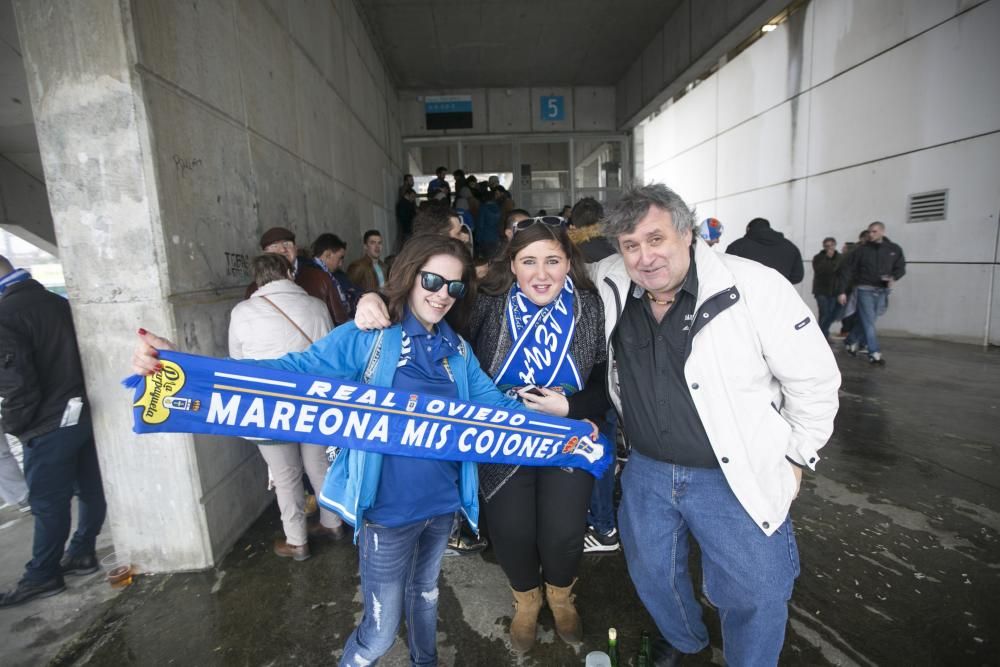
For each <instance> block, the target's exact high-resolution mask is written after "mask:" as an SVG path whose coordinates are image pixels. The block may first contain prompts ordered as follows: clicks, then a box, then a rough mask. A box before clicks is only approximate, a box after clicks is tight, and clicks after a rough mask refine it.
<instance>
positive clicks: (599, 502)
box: [587, 408, 618, 535]
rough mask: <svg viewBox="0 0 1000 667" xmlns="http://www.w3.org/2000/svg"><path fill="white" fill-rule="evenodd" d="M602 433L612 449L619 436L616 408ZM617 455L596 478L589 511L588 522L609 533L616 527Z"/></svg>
mask: <svg viewBox="0 0 1000 667" xmlns="http://www.w3.org/2000/svg"><path fill="white" fill-rule="evenodd" d="M601 433H602V434H603V435H604V436H605V437H607V439H608V441H609V442H611V447H612V451H615V450H614V447H615V438H617V437H618V413H617V412H616V411H615V409H614V408H611V409H609V410H608V414H607V416H606V417H605V422H604V424H603V425H602V427H601ZM616 463H617V455H613V456H612V458H611V465H610V466H608V469H607V470H606V471H605V473H604V476H603V477H601V478H600V479H595V480H594V490H593V491H591V493H590V510H589V511H588V512H587V523H588V524H590V525H591V526H593V527H594V529H595V530H596V531H597V532H599V533H602V534H604V535H607V534H608V533H610V532H611V531H612V530H613V529H614V527H615V465H616Z"/></svg>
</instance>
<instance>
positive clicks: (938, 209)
mask: <svg viewBox="0 0 1000 667" xmlns="http://www.w3.org/2000/svg"><path fill="white" fill-rule="evenodd" d="M907 210H908V213H907V218H906V221H907V222H930V221H931V220H945V219H946V218H947V217H948V191H947V190H935V191H933V192H921V193H919V194H914V195H910V201H909V206H907Z"/></svg>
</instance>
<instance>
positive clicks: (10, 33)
mask: <svg viewBox="0 0 1000 667" xmlns="http://www.w3.org/2000/svg"><path fill="white" fill-rule="evenodd" d="M0 156H2V157H3V158H6V159H7V160H9V161H10V162H13V163H14V164H16V165H17V166H18V167H20V168H21V169H23V170H24V171H26V172H28V173H29V174H31V175H32V176H34V177H35V178H37V179H38V180H39V181H41V180H43V176H42V160H41V157H39V154H38V140H37V139H36V138H35V120H34V117H33V116H32V114H31V102H30V101H29V100H28V80H27V78H26V77H25V74H24V63H23V62H22V60H21V47H20V43H19V41H18V39H17V25H16V24H15V22H14V9H13V7H12V6H11V3H10V1H9V0H0Z"/></svg>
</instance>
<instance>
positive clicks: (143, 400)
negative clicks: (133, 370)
mask: <svg viewBox="0 0 1000 667" xmlns="http://www.w3.org/2000/svg"><path fill="white" fill-rule="evenodd" d="M161 363H162V364H163V370H162V371H160V372H158V373H154V374H152V375H147V376H146V390H145V391H144V392H143V394H142V396H140V397H139V400H138V401H136V402H135V403H133V404H132V407H135V408H138V407H141V408H143V410H142V412H141V413H140V414H141V419H142V421H143V422H144V423H146V424H162V423H163V422H165V421H167V418H168V417H170V411H171V410H190V411H192V412H197V411H198V410H200V409H201V401H199V400H192V399H190V398H176V397H175V396H174V394H176V393H177V392H179V391H180V390H181V389H182V388H183V387H184V369H183V368H181V367H180V366H179V365H178V364H175V363H174V362H172V361H166V360H164V361H162V362H161Z"/></svg>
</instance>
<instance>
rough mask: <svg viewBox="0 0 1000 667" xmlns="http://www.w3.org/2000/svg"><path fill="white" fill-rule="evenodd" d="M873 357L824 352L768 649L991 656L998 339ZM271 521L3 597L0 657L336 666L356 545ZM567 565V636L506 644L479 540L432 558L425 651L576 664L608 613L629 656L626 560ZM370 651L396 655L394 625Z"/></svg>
mask: <svg viewBox="0 0 1000 667" xmlns="http://www.w3.org/2000/svg"><path fill="white" fill-rule="evenodd" d="M885 354H886V358H887V365H886V366H884V367H870V366H869V365H868V363H867V362H866V361H865V360H863V359H855V358H851V357H848V356H846V355H844V354H843V353H842V352H838V353H837V356H838V360H839V361H840V364H841V369H842V371H843V374H844V384H843V388H842V392H841V401H842V403H841V411H840V414H839V416H838V418H837V428H836V432H835V435H834V437H833V439H832V441H831V442H830V444H829V445H828V446H827V447H826V449H824V450H823V452H822V454H823V455H824V457H825V458H824V459H823V461H821V464H820V470H819V473H818V474H815V475H807V476H806V478H805V480H804V483H803V489H802V493H801V495H800V498H799V499H798V501H796V503H795V505H794V507H793V518H794V520H795V523H796V529H797V531H798V544H799V549H800V552H801V560H802V576H801V577H800V579H799V581H798V584H797V585H796V588H795V593H794V597H793V599H792V601H791V606H790V619H789V627H788V634H787V638H786V644H785V649H784V652H783V654H782V659H781V663H782V664H783V665H828V664H831V665H990V664H994V665H995V664H1000V659H998V656H1000V649H998V646H997V644H998V641H1000V473H998V463H997V455H998V453H1000V451H998V450H1000V435H998V433H1000V351H998V350H995V349H994V350H991V351H988V352H986V351H983V350H981V349H980V348H976V347H972V346H963V345H953V344H947V343H940V342H934V341H919V340H901V339H889V340H887V341H886V342H885ZM7 511H8V510H4V512H7ZM7 518H8V517H7V515H6V514H2V515H0V524H2V523H3V522H4V521H6V520H7ZM17 523H18V524H19V526H20V527H18V526H14V527H13V528H8V527H6V526H4V527H3V528H0V540H3V544H4V554H3V556H4V559H3V560H2V561H0V565H3V571H2V573H0V574H2V575H3V581H4V582H5V583H6V582H8V581H10V580H11V579H13V578H16V573H15V572H12V571H10V565H9V562H10V559H11V555H10V550H11V549H18V550H20V551H21V552H23V553H22V554H21V555H19V556H18V563H22V562H23V559H24V558H25V557H26V554H27V548H28V545H27V543H24V542H23V540H22V541H21V542H20V543H18V542H16V541H8V536H9V535H11V534H12V532H11V531H12V530H14V529H17V530H20V531H22V532H24V525H23V524H24V523H25V522H21V521H18V522H17ZM27 523H28V524H29V525H30V521H29V522H27ZM279 533H280V521H279V518H278V513H277V508H276V507H274V506H272V507H271V508H270V509H269V510H268V511H266V512H265V513H264V515H263V516H262V517H261V518H260V519H259V520H258V521H257V522H256V523H255V524H254V525H253V527H252V528H251V529H250V530H249V531H248V532H247V533H246V534H245V535H244V536H243V537H242V538H241V539H240V540H239V541H238V543H237V544H236V545H235V546H234V548H233V550H232V552H231V553H230V554H229V555H228V556H227V557H226V558H225V559H224V560H223V562H222V563H221V564H220V565H219V567H218V568H216V569H215V570H212V571H208V572H202V573H193V574H173V575H146V576H140V577H137V578H136V581H135V583H133V584H132V585H131V586H130V587H128V588H126V589H124V590H123V591H122V592H121V593H120V594H118V595H117V596H114V597H112V598H111V599H107V600H102V596H103V597H104V598H107V597H109V596H111V593H110V592H109V591H108V588H107V584H106V583H104V582H103V580H102V579H101V577H100V576H99V575H94V577H93V579H92V580H91V581H90V582H89V583H88V582H83V583H81V584H80V585H79V586H80V588H81V590H84V589H86V588H87V586H89V590H93V591H94V593H93V596H92V597H89V598H88V597H85V596H84V597H79V596H81V595H82V594H81V593H80V592H79V591H78V592H77V593H76V595H77V596H78V597H77V598H76V600H77V601H76V602H74V603H73V604H74V605H76V607H77V608H79V609H80V612H79V613H80V614H83V616H82V617H81V618H82V619H83V620H81V619H80V618H78V619H77V620H76V621H75V622H72V623H66V624H63V625H62V626H58V625H53V626H51V627H49V628H48V630H47V632H39V631H37V628H36V632H35V634H33V635H31V636H32V639H31V641H28V640H27V639H26V637H27V635H26V633H30V632H32V629H31V627H26V626H27V625H32V624H34V626H37V625H39V624H40V623H44V622H46V620H45V619H47V618H48V617H49V616H51V615H52V613H53V609H54V608H56V606H57V605H62V606H63V608H65V605H66V600H67V599H68V598H67V597H66V596H67V594H63V595H61V596H56V597H54V598H49V599H46V600H38V601H34V602H32V603H30V604H28V605H25V606H23V607H19V608H16V609H14V610H3V611H0V643H2V646H3V647H4V648H3V649H2V651H3V657H2V660H0V662H2V663H3V664H4V665H7V666H13V665H28V664H41V663H42V662H44V659H47V658H48V657H49V656H51V655H54V654H55V652H56V650H58V649H59V647H60V645H61V650H60V652H59V653H58V656H57V657H56V658H55V659H54V661H53V664H57V665H170V664H173V665H320V664H335V662H336V660H337V659H338V658H339V657H340V654H341V648H342V646H343V643H344V640H345V639H346V637H347V635H348V634H349V633H350V631H351V630H352V629H353V627H354V624H355V623H356V622H357V620H358V619H359V618H360V610H361V605H360V600H359V597H358V592H357V591H358V577H357V557H356V555H355V551H354V549H353V547H352V546H351V545H350V544H349V543H327V544H319V545H317V546H316V547H315V548H314V550H313V553H314V556H313V557H312V558H311V559H310V560H308V561H305V562H302V563H296V562H293V561H288V560H284V559H279V558H277V557H275V556H274V555H273V554H272V553H271V551H270V549H271V543H272V540H273V538H274V537H275V536H277V535H278V534H279ZM28 535H29V537H30V532H28ZM694 557H695V558H697V555H695V556H694ZM695 569H697V568H696V566H695ZM580 577H581V580H580V584H579V585H578V587H577V594H578V597H577V605H578V608H579V609H580V611H581V614H582V617H583V621H584V634H585V638H584V639H585V641H584V644H583V645H582V646H581V647H577V648H572V647H569V646H567V645H565V644H564V643H562V641H560V640H559V639H558V637H556V636H555V633H554V631H553V628H552V618H551V615H549V614H548V612H547V611H545V610H543V612H542V616H541V629H540V633H539V643H538V645H537V646H536V648H535V649H534V650H533V651H532V652H531V653H529V654H528V655H526V656H523V657H518V656H516V655H514V654H512V653H510V651H509V650H508V647H507V644H506V636H507V634H506V633H507V627H508V626H509V623H510V614H511V607H510V597H509V592H508V589H507V586H506V580H505V578H504V576H503V573H502V572H501V570H500V568H499V567H498V566H497V565H496V562H495V560H494V559H493V557H492V553H491V552H490V551H487V552H485V554H483V555H476V556H469V557H450V558H446V559H445V564H444V568H443V572H442V576H441V586H440V591H441V598H440V617H441V620H440V623H439V627H438V631H439V634H438V646H439V652H440V661H441V664H442V665H476V666H479V665H483V666H489V665H498V666H499V665H527V666H534V665H546V666H547V665H582V664H583V662H584V657H585V655H586V653H587V652H588V651H590V650H595V649H599V648H603V646H604V644H605V642H606V632H607V628H608V627H609V626H615V627H617V628H618V631H619V638H620V641H619V645H620V646H621V648H622V657H623V661H622V662H623V664H625V665H632V664H634V655H635V653H636V650H637V648H638V636H639V633H640V631H641V630H643V629H652V627H653V626H652V623H651V621H650V619H649V617H648V616H647V615H646V613H645V611H644V610H643V609H642V605H641V604H640V603H639V601H638V598H637V596H636V594H635V591H634V589H633V587H632V585H631V582H630V580H629V578H628V576H627V573H626V570H625V565H624V559H623V557H622V556H621V555H620V554H611V555H600V556H585V557H584V563H583V565H582V569H581V573H580ZM70 583H71V585H74V582H72V581H71V582H70ZM98 592H100V595H99V594H98ZM70 608H72V607H70ZM31 619H36V620H34V621H33V620H31ZM92 619H93V620H92ZM707 619H708V622H709V627H710V631H711V634H712V647H711V648H710V649H706V650H705V651H703V652H702V653H701V654H699V655H697V656H693V657H692V658H691V659H690V660H687V661H685V664H690V665H707V664H722V653H721V634H720V632H719V626H718V619H717V616H716V615H715V613H714V612H712V611H709V612H708V613H707ZM83 628H86V629H85V630H83ZM81 630H82V632H81ZM32 642H33V643H34V644H35V646H34V648H32V647H31V646H29V644H32ZM380 664H382V665H388V666H390V667H393V666H396V665H406V664H408V656H407V651H406V647H405V641H404V640H403V637H402V635H401V637H400V640H398V641H397V642H396V645H395V646H394V647H393V649H392V652H391V654H390V655H389V656H387V657H386V658H385V659H384V660H383V661H381V662H380Z"/></svg>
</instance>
